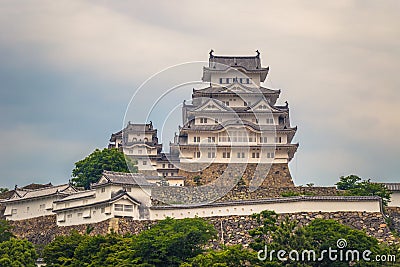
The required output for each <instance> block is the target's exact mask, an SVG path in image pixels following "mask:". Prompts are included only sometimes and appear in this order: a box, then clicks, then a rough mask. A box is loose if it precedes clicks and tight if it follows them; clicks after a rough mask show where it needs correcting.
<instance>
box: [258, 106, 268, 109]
mask: <svg viewBox="0 0 400 267" xmlns="http://www.w3.org/2000/svg"><path fill="white" fill-rule="evenodd" d="M258 109H267V106H266V105H259V106H258Z"/></svg>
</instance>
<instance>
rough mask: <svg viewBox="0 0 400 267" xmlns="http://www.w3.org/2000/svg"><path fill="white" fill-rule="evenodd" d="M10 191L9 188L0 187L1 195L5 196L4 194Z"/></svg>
mask: <svg viewBox="0 0 400 267" xmlns="http://www.w3.org/2000/svg"><path fill="white" fill-rule="evenodd" d="M8 191H9V189H8V188H5V187H0V194H3V193H5V192H8Z"/></svg>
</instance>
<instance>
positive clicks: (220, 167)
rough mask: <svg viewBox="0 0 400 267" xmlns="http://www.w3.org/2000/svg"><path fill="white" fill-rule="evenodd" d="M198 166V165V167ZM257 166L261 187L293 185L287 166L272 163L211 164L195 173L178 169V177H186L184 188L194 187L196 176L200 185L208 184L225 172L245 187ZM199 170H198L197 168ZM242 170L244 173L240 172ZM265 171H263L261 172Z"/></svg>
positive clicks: (191, 165) (189, 166) (192, 166)
mask: <svg viewBox="0 0 400 267" xmlns="http://www.w3.org/2000/svg"><path fill="white" fill-rule="evenodd" d="M181 165H182V166H183V167H184V168H186V169H191V168H195V167H196V166H195V165H193V163H191V164H190V165H188V166H186V165H185V164H184V163H181ZM199 166H200V165H199ZM257 166H259V167H258V168H259V169H260V171H261V172H262V176H263V177H264V178H265V179H264V181H263V183H262V184H261V187H293V186H294V183H293V180H292V176H291V175H290V171H289V166H288V164H287V163H274V164H272V165H271V164H255V163H249V164H241V163H231V164H229V169H228V164H227V163H212V164H210V165H209V166H208V167H206V168H205V169H203V170H201V171H196V172H189V171H185V170H182V169H184V168H182V169H180V170H179V175H181V176H184V177H186V181H185V185H186V186H196V185H197V183H196V181H195V177H196V176H200V177H201V179H200V181H199V182H200V184H201V185H204V184H208V183H210V182H212V181H214V180H216V179H217V178H219V177H220V176H221V175H222V174H223V173H224V172H225V171H226V172H227V173H226V174H228V175H229V177H232V178H239V179H240V178H241V177H242V182H243V183H244V184H245V185H247V186H248V185H249V183H250V181H251V180H252V178H253V177H254V173H255V171H256V168H257ZM198 169H200V168H198ZM243 169H244V172H243V171H242V170H243ZM263 170H265V171H263Z"/></svg>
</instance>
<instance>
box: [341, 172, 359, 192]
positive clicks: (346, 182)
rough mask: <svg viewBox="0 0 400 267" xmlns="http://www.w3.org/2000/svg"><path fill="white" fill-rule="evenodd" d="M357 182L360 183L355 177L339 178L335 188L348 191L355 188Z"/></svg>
mask: <svg viewBox="0 0 400 267" xmlns="http://www.w3.org/2000/svg"><path fill="white" fill-rule="evenodd" d="M359 181H361V178H360V177H358V176H357V175H349V176H346V177H345V176H341V177H340V179H339V182H337V183H336V186H337V189H340V190H350V189H353V188H355V187H356V186H357V183H358V182H359Z"/></svg>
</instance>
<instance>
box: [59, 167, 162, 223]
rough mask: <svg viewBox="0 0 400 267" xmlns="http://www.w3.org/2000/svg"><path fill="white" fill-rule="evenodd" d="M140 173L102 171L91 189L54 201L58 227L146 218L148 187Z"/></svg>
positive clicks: (149, 192) (148, 216)
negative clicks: (116, 218) (127, 218)
mask: <svg viewBox="0 0 400 267" xmlns="http://www.w3.org/2000/svg"><path fill="white" fill-rule="evenodd" d="M153 186H155V185H153V184H151V183H149V182H148V181H147V180H146V177H145V176H144V175H143V174H140V173H133V174H132V173H120V172H111V171H104V172H103V176H102V177H101V178H100V179H99V181H98V182H97V183H95V184H92V186H91V190H87V191H83V192H79V193H76V194H72V195H70V196H68V197H65V198H63V199H59V200H57V201H55V202H54V204H55V208H54V213H55V214H56V215H57V224H58V225H61V226H66V225H77V224H86V223H96V222H100V221H104V220H107V219H109V218H115V217H130V218H133V219H138V220H139V219H149V218H150V215H149V207H150V205H151V199H150V194H151V187H153Z"/></svg>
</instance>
